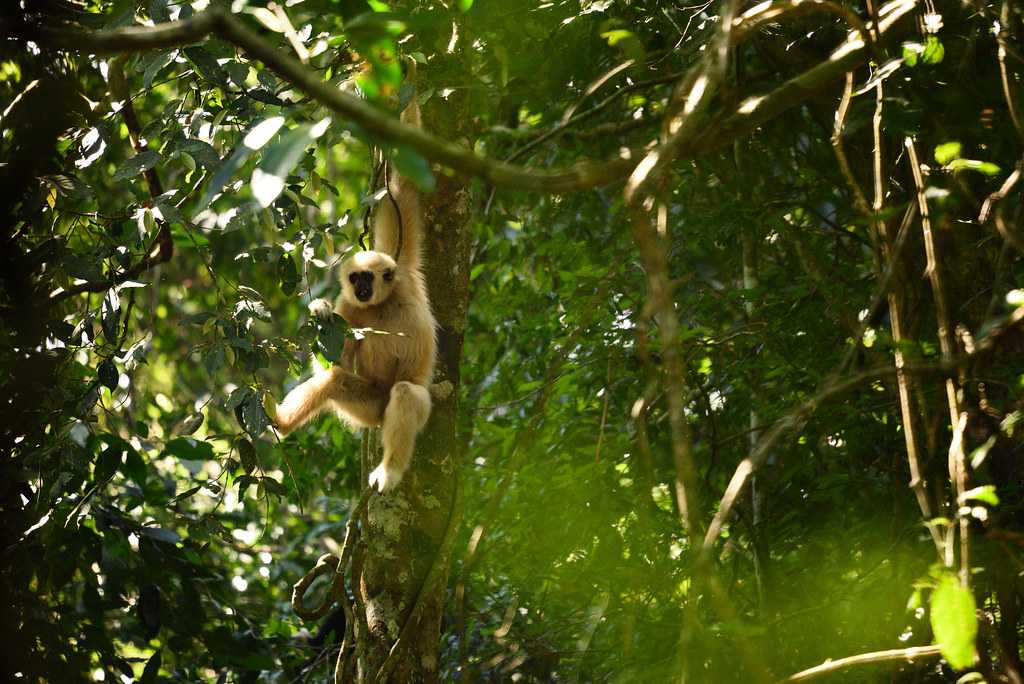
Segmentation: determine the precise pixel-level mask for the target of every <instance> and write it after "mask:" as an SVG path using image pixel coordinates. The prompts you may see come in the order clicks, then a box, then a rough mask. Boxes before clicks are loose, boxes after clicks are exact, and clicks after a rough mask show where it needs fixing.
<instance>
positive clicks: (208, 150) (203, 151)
mask: <svg viewBox="0 0 1024 684" xmlns="http://www.w3.org/2000/svg"><path fill="white" fill-rule="evenodd" d="M177 150H178V151H179V152H185V153H187V154H190V155H192V158H193V159H195V160H196V161H197V162H199V163H200V164H202V165H203V166H205V167H206V168H208V169H214V168H217V166H218V165H220V163H221V158H220V155H219V154H217V150H215V149H213V145H211V144H210V143H208V142H206V141H205V140H195V139H189V140H186V141H184V142H183V143H181V144H180V145H178V147H177Z"/></svg>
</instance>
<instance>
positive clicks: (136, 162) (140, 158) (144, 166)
mask: <svg viewBox="0 0 1024 684" xmlns="http://www.w3.org/2000/svg"><path fill="white" fill-rule="evenodd" d="M159 161H160V155H159V154H157V153H156V152H154V151H153V150H143V151H142V152H139V153H138V154H137V155H135V156H134V157H132V158H131V159H129V160H128V161H126V162H125V163H124V164H121V166H120V167H119V168H118V169H117V171H115V172H114V175H113V179H114V180H124V179H126V178H134V177H136V176H138V175H140V174H142V173H143V172H144V171H148V170H149V169H151V168H153V167H154V166H156V165H157V163H158V162H159Z"/></svg>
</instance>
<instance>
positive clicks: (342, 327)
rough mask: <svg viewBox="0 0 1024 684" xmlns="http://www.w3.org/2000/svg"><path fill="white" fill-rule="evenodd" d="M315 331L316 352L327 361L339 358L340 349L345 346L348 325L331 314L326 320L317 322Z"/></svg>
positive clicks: (342, 319)
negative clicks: (316, 333) (316, 334)
mask: <svg viewBox="0 0 1024 684" xmlns="http://www.w3.org/2000/svg"><path fill="white" fill-rule="evenodd" d="M317 329H318V331H319V335H318V336H317V351H319V352H320V353H321V354H323V355H324V358H326V359H327V360H328V361H332V362H333V361H337V360H338V359H340V358H341V352H342V349H343V348H344V346H345V336H346V333H347V331H348V324H347V323H346V322H345V319H344V318H342V317H341V316H339V315H338V314H331V317H330V319H328V320H318V321H317Z"/></svg>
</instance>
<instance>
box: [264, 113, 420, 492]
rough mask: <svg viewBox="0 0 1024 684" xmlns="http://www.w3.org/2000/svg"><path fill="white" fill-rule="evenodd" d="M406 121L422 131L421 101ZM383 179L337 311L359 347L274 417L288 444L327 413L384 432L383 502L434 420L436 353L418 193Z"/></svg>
mask: <svg viewBox="0 0 1024 684" xmlns="http://www.w3.org/2000/svg"><path fill="white" fill-rule="evenodd" d="M402 120H403V121H405V122H407V123H410V124H412V125H415V126H419V125H420V114H419V107H418V105H417V104H416V101H415V97H414V98H413V101H412V102H411V103H410V104H409V105H408V106H407V107H406V109H405V111H404V112H403V113H402ZM384 175H385V183H386V184H387V188H388V193H387V195H385V196H384V197H383V198H382V199H381V200H380V201H379V202H378V205H377V208H376V214H375V216H374V222H373V243H374V244H373V246H374V248H375V250H374V251H364V252H358V253H356V254H354V255H352V256H351V257H349V258H348V259H346V260H345V261H344V262H343V263H342V265H341V268H340V272H339V280H340V281H341V294H340V295H339V296H338V299H337V301H336V302H335V305H334V307H333V311H336V312H337V313H339V314H341V316H342V317H343V318H344V319H345V320H346V321H347V322H348V324H349V326H351V327H352V328H355V329H357V330H359V331H360V332H361V333H362V335H363V337H362V339H359V340H355V339H351V338H349V339H347V340H346V341H345V347H344V350H343V351H342V354H341V359H340V360H339V361H338V362H337V363H336V364H334V365H333V366H332V367H331V368H329V369H327V370H324V371H320V372H317V373H316V374H315V375H314V376H313V377H312V378H310V379H309V380H307V381H306V382H304V383H302V384H301V385H299V386H298V387H296V388H295V389H293V390H292V391H291V392H289V393H288V396H287V397H285V399H284V401H283V402H281V403H280V404H278V405H277V410H276V416H272V418H274V422H275V425H276V426H277V429H278V430H279V431H280V432H281V433H282V434H283V435H287V434H288V433H289V432H291V431H292V430H294V429H296V428H297V427H299V426H300V425H302V424H303V423H305V422H306V421H308V420H309V419H310V418H312V417H313V416H315V415H316V414H318V413H320V412H321V411H323V410H326V409H328V408H333V409H334V410H335V411H336V412H337V413H338V415H339V416H340V417H341V418H342V419H343V420H345V422H347V423H348V424H349V425H351V426H352V427H354V428H365V427H376V426H378V425H380V426H382V430H381V433H382V434H381V441H382V442H383V446H384V458H383V460H382V461H381V463H380V465H379V466H378V467H377V468H376V469H375V470H374V471H373V472H372V473H370V478H369V484H370V486H371V487H376V488H377V489H379V490H380V491H381V492H382V493H383V492H387V491H390V490H391V489H394V488H395V486H397V485H398V483H399V482H400V481H401V479H402V476H403V475H405V472H406V470H407V469H408V467H409V461H410V460H411V459H412V455H413V449H414V447H415V444H416V435H417V434H418V433H419V431H420V430H421V429H423V426H424V425H425V424H426V422H427V418H428V417H429V416H430V406H431V400H430V393H429V391H428V389H427V388H428V386H429V383H430V379H431V376H433V374H434V361H435V358H434V357H435V354H436V351H437V338H436V329H435V328H436V323H435V321H434V315H433V313H432V312H431V310H430V301H429V299H428V298H427V288H426V284H425V282H424V278H423V272H422V271H421V270H420V240H421V237H422V229H423V219H422V214H421V209H420V200H419V193H418V191H417V190H416V188H415V187H414V186H413V184H412V183H411V182H410V181H409V180H408V179H405V178H402V177H401V176H399V175H398V174H396V173H390V174H388V173H385V174H384ZM389 176H390V178H389ZM309 309H310V311H311V312H312V313H313V314H315V315H317V316H321V317H324V316H326V317H329V316H330V315H331V312H332V307H331V304H330V303H329V302H327V301H326V300H323V299H318V300H315V301H313V302H311V303H310V305H309Z"/></svg>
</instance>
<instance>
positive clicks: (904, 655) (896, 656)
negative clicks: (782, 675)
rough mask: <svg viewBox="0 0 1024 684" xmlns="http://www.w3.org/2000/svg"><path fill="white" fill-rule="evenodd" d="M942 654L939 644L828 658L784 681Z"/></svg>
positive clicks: (811, 677) (806, 678) (800, 680)
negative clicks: (833, 658) (856, 666)
mask: <svg viewBox="0 0 1024 684" xmlns="http://www.w3.org/2000/svg"><path fill="white" fill-rule="evenodd" d="M940 655H942V653H941V651H940V650H939V647H938V646H911V647H910V648H894V649H891V650H889V651H875V652H873V653H859V654H857V655H854V656H849V657H846V658H839V659H838V660H826V661H825V662H824V663H822V664H821V665H816V666H814V667H811V668H808V669H806V670H801V671H800V672H797V673H796V674H793V675H790V676H789V677H786V679H784V680H783V681H784V682H804V681H807V680H808V679H814V678H815V677H818V676H820V675H823V674H828V673H830V672H837V671H839V670H845V669H846V668H848V667H853V666H854V665H868V664H871V663H885V662H891V661H894V660H900V661H906V662H908V663H909V662H913V661H915V660H923V659H925V658H935V657H937V656H940Z"/></svg>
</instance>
